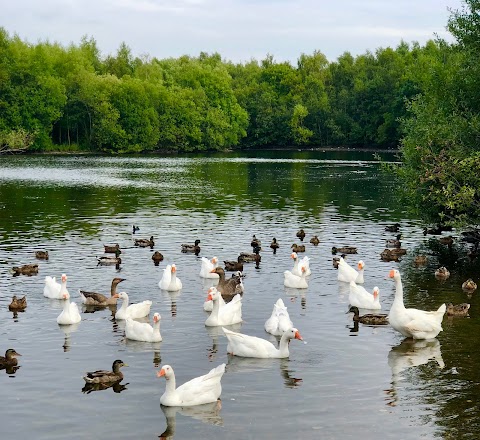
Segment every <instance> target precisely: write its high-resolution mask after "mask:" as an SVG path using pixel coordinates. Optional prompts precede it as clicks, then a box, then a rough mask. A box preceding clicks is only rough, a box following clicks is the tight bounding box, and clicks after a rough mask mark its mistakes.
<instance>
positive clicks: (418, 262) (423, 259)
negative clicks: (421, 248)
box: [413, 255, 428, 266]
mask: <svg viewBox="0 0 480 440" xmlns="http://www.w3.org/2000/svg"><path fill="white" fill-rule="evenodd" d="M427 261H428V260H427V256H426V255H417V256H416V257H415V259H414V260H413V263H414V264H415V266H423V265H425V264H427Z"/></svg>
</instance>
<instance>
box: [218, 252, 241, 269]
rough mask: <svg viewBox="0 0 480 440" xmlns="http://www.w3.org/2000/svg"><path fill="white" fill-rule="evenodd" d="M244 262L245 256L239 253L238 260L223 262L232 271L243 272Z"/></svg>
mask: <svg viewBox="0 0 480 440" xmlns="http://www.w3.org/2000/svg"><path fill="white" fill-rule="evenodd" d="M243 262H244V259H243V257H242V256H241V255H239V256H238V259H237V261H224V262H223V264H224V265H225V270H228V271H231V272H236V271H237V270H239V271H240V272H243Z"/></svg>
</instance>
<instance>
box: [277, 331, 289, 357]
mask: <svg viewBox="0 0 480 440" xmlns="http://www.w3.org/2000/svg"><path fill="white" fill-rule="evenodd" d="M289 344H290V338H289V337H288V335H287V333H284V334H283V335H282V338H281V339H280V345H279V347H278V351H279V352H280V355H281V356H282V357H287V356H288V355H289V354H290V352H289V350H288V345H289Z"/></svg>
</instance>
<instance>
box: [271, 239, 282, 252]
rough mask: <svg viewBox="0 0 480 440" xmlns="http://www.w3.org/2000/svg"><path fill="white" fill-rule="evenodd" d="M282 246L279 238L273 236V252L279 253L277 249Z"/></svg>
mask: <svg viewBox="0 0 480 440" xmlns="http://www.w3.org/2000/svg"><path fill="white" fill-rule="evenodd" d="M279 247H280V246H279V245H278V242H277V239H276V238H275V237H273V238H272V242H271V243H270V248H271V249H273V253H274V254H276V253H277V249H278V248H279Z"/></svg>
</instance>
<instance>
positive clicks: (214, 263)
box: [200, 257, 219, 280]
mask: <svg viewBox="0 0 480 440" xmlns="http://www.w3.org/2000/svg"><path fill="white" fill-rule="evenodd" d="M216 267H218V258H217V257H213V258H212V259H211V260H209V259H208V258H205V257H202V267H201V268H200V276H201V277H202V278H214V279H217V280H218V278H219V276H218V274H217V273H212V272H211V271H212V270H213V269H215V268H216Z"/></svg>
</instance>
